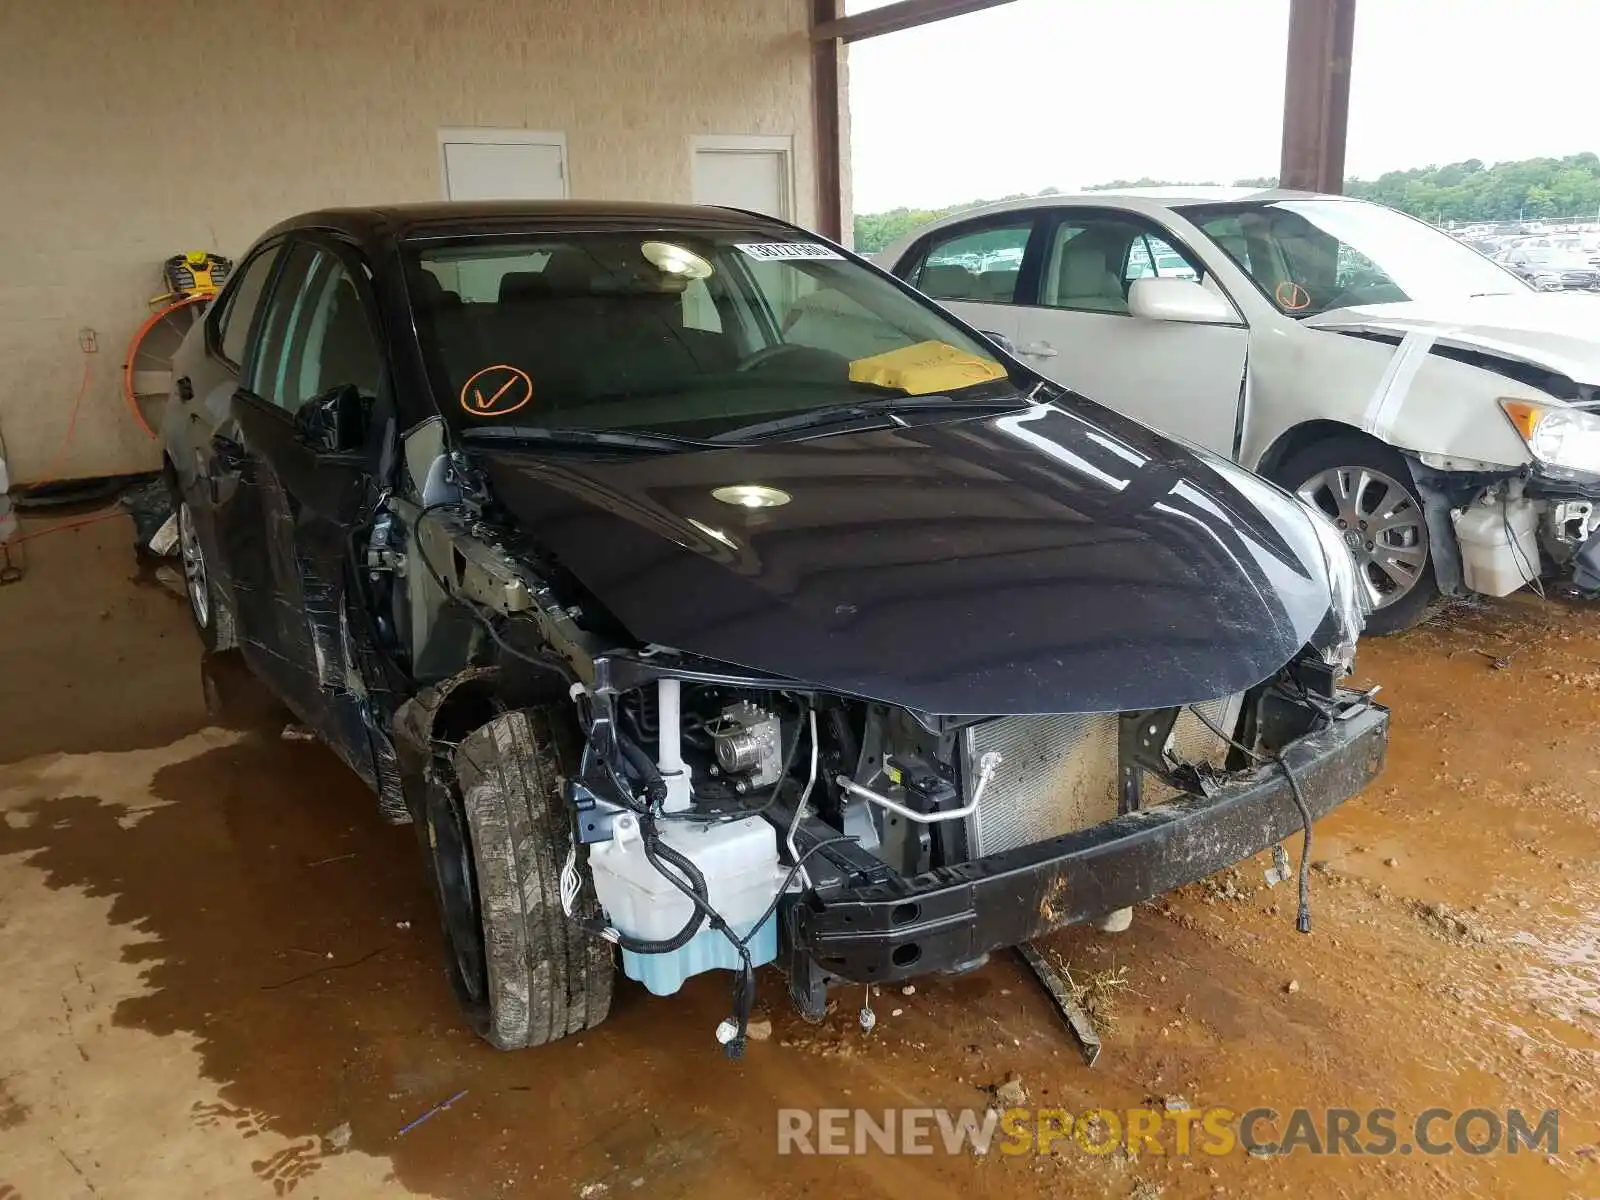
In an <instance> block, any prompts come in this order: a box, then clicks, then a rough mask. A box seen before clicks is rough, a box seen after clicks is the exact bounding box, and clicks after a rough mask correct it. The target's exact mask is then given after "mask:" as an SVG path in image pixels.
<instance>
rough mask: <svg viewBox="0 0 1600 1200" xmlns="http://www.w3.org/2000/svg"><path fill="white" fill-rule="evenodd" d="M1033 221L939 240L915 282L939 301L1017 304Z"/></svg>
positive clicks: (953, 234) (954, 233) (931, 247)
mask: <svg viewBox="0 0 1600 1200" xmlns="http://www.w3.org/2000/svg"><path fill="white" fill-rule="evenodd" d="M1032 232H1033V224H1032V221H1031V220H1022V221H1018V222H1017V223H1015V224H1011V225H989V226H985V227H984V228H982V229H977V230H974V229H972V228H971V227H970V226H968V227H966V229H965V231H964V232H963V231H959V230H955V231H951V232H949V233H946V234H942V235H937V236H936V237H935V239H934V241H933V243H932V244H931V245H929V247H928V253H927V254H926V255H925V256H924V257H923V260H922V266H921V267H920V268H918V270H917V274H916V278H915V279H913V280H912V281H911V282H912V283H913V284H914V285H915V286H916V287H917V289H918V290H919V291H921V292H922V293H923V294H924V295H927V296H932V297H933V298H934V299H935V300H979V301H983V302H985V303H989V304H1010V303H1012V302H1013V301H1014V300H1015V299H1016V294H1017V277H1018V275H1019V274H1020V273H1021V270H1022V256H1023V252H1024V251H1026V250H1027V248H1028V238H1029V235H1030V234H1031V233H1032Z"/></svg>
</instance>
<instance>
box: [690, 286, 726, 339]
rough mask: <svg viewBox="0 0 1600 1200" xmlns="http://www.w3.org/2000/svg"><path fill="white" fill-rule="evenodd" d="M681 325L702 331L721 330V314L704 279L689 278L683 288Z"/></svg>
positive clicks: (716, 331)
mask: <svg viewBox="0 0 1600 1200" xmlns="http://www.w3.org/2000/svg"><path fill="white" fill-rule="evenodd" d="M683 327H684V328H685V329H698V330H700V331H701V332H702V333H721V332H722V314H721V313H719V312H718V311H717V302H716V300H715V299H713V298H712V295H711V289H710V288H709V287H707V286H706V281H705V280H704V279H691V280H690V281H689V286H688V287H686V288H684V289H683Z"/></svg>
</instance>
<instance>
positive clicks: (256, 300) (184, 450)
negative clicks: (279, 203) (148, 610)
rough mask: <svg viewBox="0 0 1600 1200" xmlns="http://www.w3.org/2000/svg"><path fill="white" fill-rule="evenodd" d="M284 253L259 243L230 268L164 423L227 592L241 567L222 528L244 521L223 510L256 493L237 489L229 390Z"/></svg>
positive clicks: (209, 559) (179, 364)
mask: <svg viewBox="0 0 1600 1200" xmlns="http://www.w3.org/2000/svg"><path fill="white" fill-rule="evenodd" d="M282 254H283V244H282V241H281V239H280V240H278V241H273V242H267V243H264V244H262V245H260V246H258V247H256V248H255V249H254V250H252V251H251V253H250V254H249V255H248V256H247V257H246V258H245V260H244V261H243V262H242V263H241V264H240V265H239V269H238V270H237V271H235V272H234V275H233V280H232V282H231V283H230V284H229V285H228V287H227V288H226V289H225V290H224V291H223V293H222V294H221V296H219V297H218V299H217V301H216V303H215V304H213V305H212V307H211V309H210V311H209V312H207V314H206V317H205V322H204V324H203V327H202V332H201V333H200V334H199V335H198V338H196V337H195V336H191V338H190V340H189V341H187V342H186V343H185V344H184V346H183V348H182V349H181V350H180V351H179V353H178V357H177V358H176V359H175V360H174V363H173V368H174V370H173V374H174V376H175V379H174V381H173V384H174V394H173V397H172V400H171V402H170V403H169V405H168V408H167V414H166V417H165V419H164V421H163V425H164V429H165V434H166V445H167V453H168V456H169V458H170V459H171V461H172V465H173V469H174V471H175V472H176V474H177V477H178V484H179V487H180V489H181V490H182V492H183V496H184V498H185V499H186V500H187V501H188V503H189V508H190V511H191V513H192V514H193V516H194V520H195V525H196V527H197V530H198V533H199V536H200V540H201V543H202V545H203V546H204V548H205V557H206V564H207V568H208V569H209V571H210V573H211V576H212V579H213V580H214V582H215V583H216V584H217V586H218V587H219V588H220V589H221V590H222V592H223V593H224V595H226V596H229V597H232V595H233V592H234V583H235V580H236V578H237V577H238V571H239V566H238V564H236V563H235V562H234V558H235V550H236V547H234V546H232V545H231V544H229V542H228V540H227V539H225V538H224V536H223V533H224V530H225V529H227V528H230V527H238V526H240V525H241V524H245V523H247V522H240V521H237V520H230V516H229V513H228V510H229V509H231V508H233V507H236V506H240V505H248V504H250V503H253V502H254V499H255V497H254V496H252V495H250V494H248V493H247V492H241V491H240V489H239V480H240V474H239V471H238V469H237V466H238V463H237V453H236V452H237V449H238V438H237V436H236V434H237V430H236V428H235V425H234V422H233V418H232V416H231V406H232V400H233V393H234V392H235V391H236V390H237V389H238V387H239V383H240V380H241V378H242V376H243V371H244V368H245V364H246V363H247V362H248V361H249V356H250V351H251V348H252V347H253V346H254V342H255V332H256V330H257V329H258V328H259V326H260V324H261V319H262V316H263V314H264V313H265V310H266V304H267V299H268V297H269V295H270V293H271V285H272V281H273V280H274V278H275V277H276V274H277V268H278V266H279V264H280V262H281V260H282ZM245 569H246V571H247V572H248V569H249V568H248V566H246V568H245ZM233 606H234V607H236V602H235V603H234V605H233Z"/></svg>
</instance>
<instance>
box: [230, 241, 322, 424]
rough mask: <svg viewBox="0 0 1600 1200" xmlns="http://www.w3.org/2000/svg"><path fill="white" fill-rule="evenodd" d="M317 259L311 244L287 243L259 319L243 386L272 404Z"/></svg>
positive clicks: (276, 395) (277, 393) (281, 383)
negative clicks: (263, 312) (297, 317)
mask: <svg viewBox="0 0 1600 1200" xmlns="http://www.w3.org/2000/svg"><path fill="white" fill-rule="evenodd" d="M316 260H317V254H316V251H315V250H314V249H312V248H311V247H310V246H306V245H303V244H296V245H294V246H292V247H290V249H289V250H288V251H287V257H286V258H285V259H284V263H283V270H281V271H279V272H278V280H277V283H276V284H274V285H273V288H272V295H271V296H270V297H269V298H268V300H267V304H266V310H265V314H264V315H263V317H262V319H261V333H260V336H259V338H258V341H257V347H256V356H255V362H254V363H253V364H251V368H250V376H249V378H248V379H247V380H246V381H245V386H246V387H247V388H249V390H250V391H251V392H253V393H254V394H255V395H257V396H259V397H261V398H262V399H263V400H268V401H271V402H272V403H274V404H276V403H278V396H279V395H280V394H281V392H282V387H283V378H284V373H285V371H286V369H287V368H286V366H285V343H286V340H287V338H288V333H289V330H290V328H291V327H292V326H293V324H294V321H295V318H296V316H297V315H298V313H299V312H300V310H301V306H302V305H303V303H304V300H305V295H306V290H307V287H308V286H309V284H310V274H311V269H312V267H313V265H314V264H315V263H316Z"/></svg>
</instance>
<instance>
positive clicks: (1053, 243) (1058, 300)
mask: <svg viewBox="0 0 1600 1200" xmlns="http://www.w3.org/2000/svg"><path fill="white" fill-rule="evenodd" d="M1144 237H1145V235H1144V231H1143V230H1142V229H1140V228H1138V227H1137V226H1135V225H1132V224H1130V223H1129V222H1127V221H1125V220H1119V219H1117V218H1115V217H1109V216H1108V217H1105V218H1094V217H1087V218H1072V219H1068V220H1063V221H1061V222H1060V223H1058V224H1057V225H1056V227H1055V230H1054V231H1053V232H1052V233H1051V235H1050V242H1049V245H1048V248H1047V250H1046V254H1045V269H1044V278H1043V280H1042V281H1041V283H1042V287H1041V289H1040V294H1041V299H1042V301H1043V303H1044V305H1045V307H1046V308H1070V309H1076V310H1079V311H1084V312H1110V313H1125V312H1127V311H1128V281H1129V280H1131V279H1137V278H1139V277H1140V275H1141V274H1145V273H1149V272H1150V271H1151V270H1153V260H1152V258H1151V256H1150V251H1149V248H1148V247H1147V246H1146V244H1145V241H1144Z"/></svg>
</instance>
